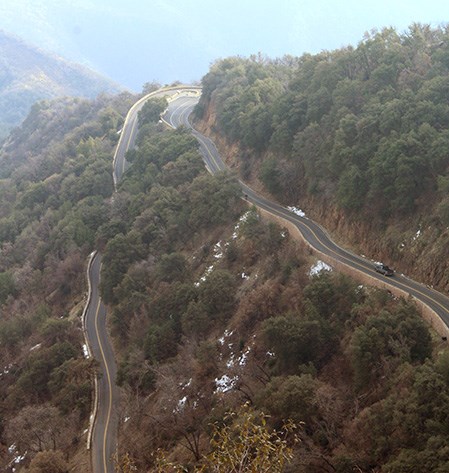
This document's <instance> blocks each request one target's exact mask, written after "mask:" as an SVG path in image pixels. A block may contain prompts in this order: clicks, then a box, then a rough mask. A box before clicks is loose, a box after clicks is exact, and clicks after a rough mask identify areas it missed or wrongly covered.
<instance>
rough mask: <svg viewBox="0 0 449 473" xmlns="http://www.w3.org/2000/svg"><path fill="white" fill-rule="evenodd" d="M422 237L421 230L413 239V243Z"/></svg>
mask: <svg viewBox="0 0 449 473" xmlns="http://www.w3.org/2000/svg"><path fill="white" fill-rule="evenodd" d="M421 235H422V232H421V229H419V230H418V231H417V232H416V233H415V236H414V237H413V238H412V240H413V241H415V240H417V239H418V238H419V237H420V236H421Z"/></svg>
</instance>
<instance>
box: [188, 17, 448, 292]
mask: <svg viewBox="0 0 449 473" xmlns="http://www.w3.org/2000/svg"><path fill="white" fill-rule="evenodd" d="M448 58H449V34H448V30H447V28H443V27H441V28H437V29H432V28H430V27H429V26H426V25H412V26H411V27H410V30H409V31H408V32H406V33H404V34H399V33H397V32H396V31H394V30H393V29H388V28H386V29H383V30H382V31H379V32H376V33H373V34H372V35H367V36H366V37H365V38H364V39H363V40H362V41H361V42H360V43H359V45H358V46H357V47H356V48H354V47H347V48H343V49H340V50H336V51H331V52H328V51H324V52H322V53H320V54H317V55H314V56H312V55H308V54H305V55H304V56H302V57H300V58H292V57H286V58H282V59H277V60H268V59H264V58H250V59H243V58H228V59H225V60H222V61H219V62H217V63H216V64H215V65H214V66H213V67H212V68H211V71H210V72H209V73H208V74H207V75H206V76H205V77H204V79H203V86H204V88H203V96H202V98H201V102H200V104H199V106H198V108H197V117H198V118H199V119H200V120H201V123H199V124H202V126H203V127H204V130H207V131H208V132H210V133H214V137H215V138H216V141H217V142H218V143H222V145H223V146H222V150H223V152H224V153H225V154H227V156H228V162H229V164H230V165H233V166H234V167H238V168H239V169H240V172H241V175H242V177H243V178H244V179H249V180H251V181H252V182H253V183H257V184H258V185H259V186H263V187H264V189H265V192H268V193H271V195H272V196H275V198H277V199H278V200H280V201H281V202H283V203H286V204H289V205H299V206H300V207H301V208H303V209H305V210H306V212H307V214H308V215H310V216H311V217H312V218H314V219H315V220H317V221H318V222H321V223H322V224H323V225H324V226H325V227H327V228H328V229H329V230H331V231H332V232H333V235H334V237H335V238H339V239H340V241H345V242H346V245H348V246H350V247H352V249H353V250H354V251H356V252H358V253H362V254H365V255H367V256H369V257H371V258H374V259H383V260H386V261H387V262H389V263H391V264H394V265H395V266H396V268H397V269H398V270H399V271H400V272H403V273H405V274H408V275H411V276H413V277H414V278H415V279H418V280H420V281H422V282H425V283H427V284H431V285H434V286H437V287H439V288H440V289H442V290H446V291H447V290H448V289H449V286H448V281H449V277H448V276H449V265H448V261H449V260H448V256H449V253H448V251H449V250H448V248H449V232H448V225H449V197H448V194H447V191H448V189H449V152H448V149H449V105H448V102H447V90H448V83H449V61H448ZM229 150H231V151H232V152H230V151H229ZM257 184H256V185H257Z"/></svg>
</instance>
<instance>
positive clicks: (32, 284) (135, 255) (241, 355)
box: [0, 94, 449, 473]
mask: <svg viewBox="0 0 449 473" xmlns="http://www.w3.org/2000/svg"><path fill="white" fill-rule="evenodd" d="M134 101H135V98H134V97H132V96H130V95H129V94H121V95H120V96H117V97H109V98H108V97H104V96H102V97H99V98H97V99H96V100H95V101H88V100H84V99H74V98H65V99H58V100H53V101H43V102H41V103H39V104H38V105H36V106H34V107H33V109H32V111H31V113H30V115H29V116H28V117H27V119H26V120H25V121H24V122H23V125H22V126H21V127H19V128H17V129H16V130H15V131H14V132H13V133H12V134H11V137H10V139H9V140H8V143H7V145H5V146H3V148H2V149H1V151H0V176H1V179H0V195H1V198H2V209H1V215H0V244H1V250H2V251H1V253H0V311H1V317H0V359H1V360H2V363H3V366H1V367H0V370H1V371H0V378H1V381H2V383H1V384H0V413H1V422H0V460H1V467H2V468H3V469H6V470H7V471H8V469H9V470H11V469H12V467H14V468H15V469H16V472H17V473H19V472H22V473H28V472H33V473H44V472H47V471H49V465H51V467H52V468H53V471H57V472H58V473H59V472H60V473H63V472H65V471H67V470H70V471H75V472H80V473H81V472H83V473H84V472H86V471H88V468H89V467H88V453H87V452H86V450H85V428H86V425H87V420H88V416H89V412H90V407H91V400H92V399H91V392H92V384H91V379H92V378H91V376H92V374H93V373H94V372H95V369H96V366H95V363H93V362H92V361H91V360H88V359H85V358H84V356H83V347H82V344H83V338H82V333H81V330H80V315H81V312H82V308H83V302H84V301H83V295H84V293H85V265H86V260H87V256H88V254H89V253H90V252H91V251H92V249H93V248H98V249H100V251H101V252H102V254H103V267H102V280H101V292H102V297H103V300H104V301H105V302H106V303H107V305H108V317H109V326H110V328H111V331H112V335H113V338H114V345H115V349H116V353H117V356H118V365H119V370H118V383H119V385H120V386H121V391H122V396H121V398H122V404H121V406H120V409H119V412H120V418H121V429H120V438H119V459H118V460H119V463H120V465H121V471H124V472H128V471H142V472H156V471H158V472H161V471H163V472H164V473H169V472H170V473H171V472H174V471H185V469H188V471H196V472H200V471H210V470H211V469H212V467H213V468H215V469H214V470H213V471H219V472H220V473H225V472H226V473H228V472H229V471H232V470H230V468H229V463H226V462H228V461H229V455H228V453H230V454H232V455H234V456H238V455H240V458H241V449H240V450H239V448H240V446H241V445H242V442H240V439H241V440H242V441H245V442H252V443H251V445H252V446H251V449H250V450H249V452H257V453H256V454H251V453H249V454H248V456H247V458H246V459H245V462H247V463H250V464H252V465H253V466H254V465H255V464H256V462H259V463H258V464H261V463H260V462H265V465H268V467H269V470H268V471H270V472H273V473H275V472H281V471H283V472H290V473H315V472H317V473H318V472H329V473H331V472H338V473H350V472H352V471H354V470H356V471H360V470H361V471H372V472H385V473H387V472H388V473H400V472H403V471H419V468H424V469H425V471H429V472H430V471H445V470H446V469H447V468H448V466H449V464H448V458H447V453H446V450H447V449H446V443H447V442H446V440H445V439H446V437H447V426H448V425H449V412H448V408H447V406H448V405H449V402H448V394H447V392H448V386H449V375H448V373H449V370H448V366H449V361H448V360H449V353H448V351H447V347H446V346H445V344H444V343H443V342H442V341H441V339H440V338H439V337H437V336H435V334H433V333H432V332H431V331H429V328H428V327H427V326H426V324H425V323H424V322H423V320H422V318H421V317H420V315H419V312H418V310H417V308H416V307H415V306H414V305H413V303H411V302H410V301H407V300H403V299H397V298H395V297H393V296H392V294H390V293H388V292H387V291H381V290H378V289H375V288H370V287H367V286H363V285H360V284H358V283H357V282H355V281H353V280H351V279H349V278H347V277H345V276H342V275H341V274H338V272H336V271H335V270H332V268H329V267H326V266H325V265H323V264H322V263H321V262H319V261H316V259H315V258H314V257H312V256H311V254H310V252H309V251H308V250H307V249H306V248H305V247H304V246H303V245H302V244H300V243H298V242H296V241H295V240H294V239H293V238H292V236H291V235H289V233H288V231H287V230H286V229H285V228H282V227H280V226H279V225H277V224H273V223H269V222H265V221H264V220H263V219H262V217H261V216H260V215H259V214H258V212H257V211H256V209H254V208H248V207H247V205H246V203H245V202H244V201H243V200H242V199H241V191H240V188H239V186H238V183H237V181H236V178H235V176H234V175H232V174H230V173H222V174H218V175H215V176H211V175H209V174H208V173H207V172H206V170H205V168H204V165H203V163H202V160H201V157H200V155H199V152H198V143H197V142H196V140H195V139H194V138H193V137H192V136H191V135H190V134H189V132H188V131H187V130H185V129H179V130H175V131H173V130H165V129H164V128H163V127H162V126H161V125H160V124H158V123H157V121H158V118H159V114H158V113H154V114H153V113H142V114H141V115H140V120H141V127H140V133H139V136H138V146H139V147H138V149H137V150H135V151H134V152H132V153H129V155H128V159H129V160H130V161H131V162H132V166H131V167H130V168H129V170H128V171H127V173H126V175H125V177H124V179H123V180H122V181H121V183H120V185H119V187H118V190H117V193H116V194H115V195H114V198H113V199H111V198H110V197H111V195H112V190H113V185H112V176H111V159H112V154H113V149H114V146H115V145H116V143H117V140H118V136H119V135H118V134H117V131H118V130H119V129H120V128H121V127H122V126H123V120H124V116H125V114H126V111H127V110H128V109H129V107H130V105H131V104H132V103H133V102H134ZM162 102H163V101H156V102H154V103H152V104H149V106H148V107H147V109H146V111H147V112H150V111H154V109H155V108H158V107H159V108H160V109H163V108H164V107H165V105H166V104H164V103H162ZM153 115H154V116H153ZM398 393H399V394H400V395H398ZM265 416H269V417H265ZM273 429H274V430H276V432H277V435H274V436H273V435H272V431H273ZM252 434H256V435H252ZM236 435H237V436H238V437H237V438H239V441H237V442H234V439H235V436H236ZM220 436H221V437H220ZM220 438H221V439H222V441H220ZM36 439H38V440H36ZM16 460H18V463H14V462H15V461H16ZM217 465H221V469H219V470H217V469H216V467H217ZM134 467H135V468H137V470H136V469H133V468H134ZM180 468H183V470H182V469H180ZM208 468H209V470H208ZM246 471H248V470H246ZM249 471H251V470H249ZM252 471H254V469H253V470H252ZM256 471H263V470H261V469H257V468H256Z"/></svg>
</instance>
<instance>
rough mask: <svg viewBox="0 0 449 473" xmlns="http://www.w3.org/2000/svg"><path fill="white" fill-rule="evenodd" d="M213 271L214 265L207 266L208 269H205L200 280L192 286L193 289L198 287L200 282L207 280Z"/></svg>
mask: <svg viewBox="0 0 449 473" xmlns="http://www.w3.org/2000/svg"><path fill="white" fill-rule="evenodd" d="M213 270H214V265H213V264H211V265H210V266H208V267H207V268H206V270H205V271H204V273H203V275H202V276H201V277H200V280H199V281H197V282H196V283H195V284H194V285H195V287H199V286H200V284H201V283H202V282H204V281H205V280H206V279H207V276H209V274H210V273H211V272H212V271H213Z"/></svg>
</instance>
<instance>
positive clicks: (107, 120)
mask: <svg viewBox="0 0 449 473" xmlns="http://www.w3.org/2000/svg"><path fill="white" fill-rule="evenodd" d="M131 103H132V97H131V96H129V95H127V94H126V95H122V96H119V97H116V98H110V97H106V96H104V97H99V98H98V99H97V100H96V101H93V102H92V101H87V100H81V99H69V98H68V99H61V100H55V101H45V102H40V103H38V104H36V105H34V106H33V108H32V111H31V113H30V115H29V116H28V118H27V119H26V120H25V122H24V123H23V125H22V126H21V127H20V128H17V129H16V130H15V131H14V132H13V133H12V134H11V135H10V137H9V139H8V141H7V143H6V144H5V145H4V146H3V148H2V149H1V151H0V176H1V177H0V195H1V209H0V360H1V361H0V463H1V465H2V466H1V468H0V469H1V470H2V471H10V469H11V468H12V467H15V468H16V471H19V469H20V468H21V467H22V466H23V465H28V464H30V462H31V466H30V470H29V471H32V472H37V471H39V472H40V471H42V472H44V471H45V472H48V471H50V467H49V465H51V466H52V467H54V468H53V469H52V470H51V471H55V472H64V471H66V469H67V468H68V467H69V466H70V468H71V467H73V464H71V461H72V458H73V456H74V454H75V453H76V452H77V451H81V452H82V453H83V454H84V455H83V456H81V457H79V458H78V459H77V461H76V463H79V465H78V466H77V468H79V469H78V470H77V471H86V465H87V464H88V458H87V454H86V451H85V445H86V444H85V442H86V435H85V429H86V428H87V425H88V419H89V415H90V412H91V393H92V375H93V374H94V372H95V369H96V367H95V363H94V362H93V361H92V360H88V359H86V358H85V354H84V351H83V343H84V340H83V335H82V331H81V318H80V316H81V313H82V310H83V307H84V295H85V291H86V272H85V268H86V261H87V257H88V255H89V253H90V252H91V251H92V250H93V249H94V248H95V239H96V232H97V229H98V227H100V226H101V225H102V224H103V223H105V222H106V221H107V220H108V218H109V216H108V214H109V203H108V202H109V197H110V196H111V194H112V190H113V183H112V176H111V156H112V153H113V149H114V146H115V144H116V143H117V140H118V137H119V135H118V134H117V131H118V130H119V129H120V127H121V124H122V123H123V117H124V114H125V113H126V111H127V109H128V107H129V105H130V104H131ZM17 459H20V462H18V463H15V460H17ZM8 465H9V467H8ZM57 465H59V466H60V468H59V466H58V467H57ZM61 465H63V466H61ZM64 465H65V466H64ZM57 468H59V469H57ZM61 468H62V469H61Z"/></svg>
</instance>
